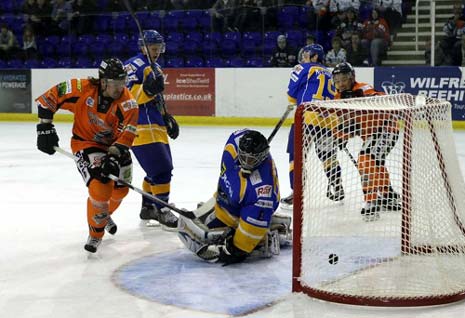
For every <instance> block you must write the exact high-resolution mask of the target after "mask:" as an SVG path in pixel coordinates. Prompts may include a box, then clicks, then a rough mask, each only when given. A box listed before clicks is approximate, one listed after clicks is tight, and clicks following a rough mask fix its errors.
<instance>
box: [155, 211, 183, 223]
mask: <svg viewBox="0 0 465 318" xmlns="http://www.w3.org/2000/svg"><path fill="white" fill-rule="evenodd" d="M155 214H156V215H157V218H156V220H157V221H158V222H159V223H160V224H161V225H164V226H166V227H169V228H176V227H178V217H177V216H176V215H174V214H173V212H171V210H170V209H169V208H166V207H165V208H161V209H160V210H158V209H157V211H156V213H155Z"/></svg>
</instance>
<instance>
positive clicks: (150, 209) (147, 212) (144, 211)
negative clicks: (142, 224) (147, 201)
mask: <svg viewBox="0 0 465 318" xmlns="http://www.w3.org/2000/svg"><path fill="white" fill-rule="evenodd" d="M156 210H157V208H156V207H155V206H154V205H142V208H141V209H140V214H139V217H140V219H141V220H157V221H158V217H157V214H156Z"/></svg>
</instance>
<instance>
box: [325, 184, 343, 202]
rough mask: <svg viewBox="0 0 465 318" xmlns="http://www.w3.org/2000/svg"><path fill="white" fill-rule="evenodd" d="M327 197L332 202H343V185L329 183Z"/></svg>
mask: <svg viewBox="0 0 465 318" xmlns="http://www.w3.org/2000/svg"><path fill="white" fill-rule="evenodd" d="M326 196H327V197H328V199H330V200H332V201H341V200H344V197H345V194H344V188H343V187H342V183H341V182H340V181H339V182H334V183H328V188H327V189H326Z"/></svg>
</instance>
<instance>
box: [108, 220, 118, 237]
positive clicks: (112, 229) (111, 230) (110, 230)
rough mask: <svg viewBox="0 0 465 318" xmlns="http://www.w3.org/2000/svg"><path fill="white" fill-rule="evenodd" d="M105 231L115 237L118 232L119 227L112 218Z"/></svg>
mask: <svg viewBox="0 0 465 318" xmlns="http://www.w3.org/2000/svg"><path fill="white" fill-rule="evenodd" d="M105 230H106V231H107V232H108V233H110V234H111V235H115V233H116V231H117V230H118V226H116V223H115V222H114V221H113V219H112V218H111V216H110V217H108V222H107V225H105Z"/></svg>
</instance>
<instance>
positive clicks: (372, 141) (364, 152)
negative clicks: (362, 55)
mask: <svg viewBox="0 0 465 318" xmlns="http://www.w3.org/2000/svg"><path fill="white" fill-rule="evenodd" d="M333 81H334V84H335V86H336V90H337V93H336V95H335V97H334V98H335V99H344V98H354V97H364V96H376V95H384V93H382V92H377V91H376V90H375V89H374V88H373V86H371V85H369V84H366V83H359V82H357V81H356V80H355V70H354V68H353V67H352V65H350V64H349V63H340V64H338V65H336V67H335V68H334V70H333ZM344 120H345V121H346V123H343V125H342V127H344V128H345V129H344V130H343V129H338V130H339V131H338V134H339V137H342V140H343V142H341V148H344V147H345V144H346V143H347V140H348V138H349V137H352V136H355V135H357V136H360V137H361V138H362V140H363V145H362V149H361V150H360V153H359V155H358V160H357V168H358V170H359V173H360V177H361V180H362V189H363V193H364V200H365V206H364V207H363V209H362V211H361V213H362V215H363V216H364V219H365V220H366V221H373V220H376V219H378V218H379V211H381V210H390V211H397V210H400V208H401V207H400V203H399V195H398V194H397V193H396V192H395V191H394V189H393V188H392V186H391V182H390V178H389V172H388V170H387V168H386V166H385V160H386V157H387V155H388V154H389V153H390V152H391V150H392V149H393V148H394V146H395V144H396V142H397V140H398V139H399V129H398V127H397V119H396V118H395V117H394V116H393V115H392V114H389V113H383V112H377V111H373V112H371V111H370V112H366V111H356V112H354V113H353V114H350V115H349V114H346V115H345V116H344ZM347 121H348V123H347ZM341 132H342V135H341Z"/></svg>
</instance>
